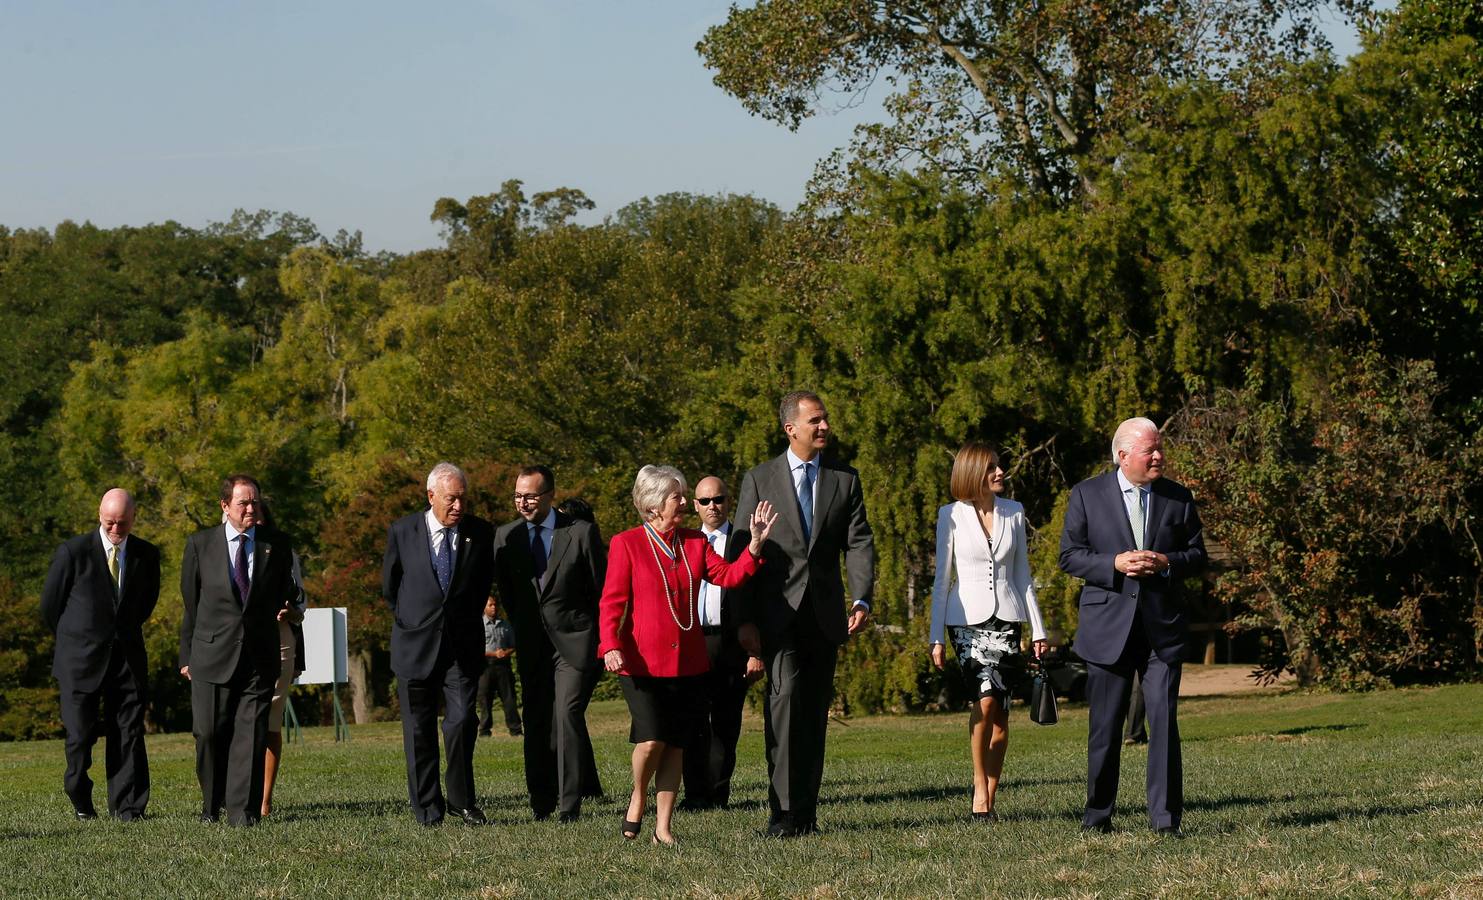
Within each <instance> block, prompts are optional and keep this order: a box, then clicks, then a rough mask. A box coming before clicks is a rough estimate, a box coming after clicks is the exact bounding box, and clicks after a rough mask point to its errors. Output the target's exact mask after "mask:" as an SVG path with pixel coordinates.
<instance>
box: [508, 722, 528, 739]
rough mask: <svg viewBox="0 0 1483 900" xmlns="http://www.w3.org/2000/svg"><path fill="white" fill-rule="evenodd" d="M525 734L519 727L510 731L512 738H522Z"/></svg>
mask: <svg viewBox="0 0 1483 900" xmlns="http://www.w3.org/2000/svg"><path fill="white" fill-rule="evenodd" d="M524 733H525V732H524V731H522V730H521V729H520V726H519V725H516V726H515V727H514V728H511V729H510V737H520V736H521V735H522V734H524Z"/></svg>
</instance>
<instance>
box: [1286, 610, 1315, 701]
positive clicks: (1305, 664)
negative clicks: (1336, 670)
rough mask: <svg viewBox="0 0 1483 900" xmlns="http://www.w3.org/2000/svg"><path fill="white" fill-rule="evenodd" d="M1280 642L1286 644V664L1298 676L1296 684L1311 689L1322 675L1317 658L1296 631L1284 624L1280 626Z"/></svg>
mask: <svg viewBox="0 0 1483 900" xmlns="http://www.w3.org/2000/svg"><path fill="white" fill-rule="evenodd" d="M1280 628H1281V631H1282V640H1283V641H1284V642H1285V643H1286V644H1287V663H1288V665H1289V666H1291V667H1292V670H1293V674H1295V675H1297V676H1298V684H1300V685H1302V686H1303V687H1312V686H1314V685H1315V684H1317V683H1318V678H1319V676H1320V675H1322V674H1323V670H1322V669H1321V668H1320V667H1319V664H1318V656H1317V654H1315V653H1314V652H1313V651H1312V650H1309V649H1308V647H1307V646H1306V645H1305V644H1304V643H1303V639H1302V636H1301V634H1300V633H1299V632H1298V630H1297V629H1296V628H1294V627H1292V626H1291V625H1289V624H1288V623H1286V622H1284V623H1282V625H1281V626H1280Z"/></svg>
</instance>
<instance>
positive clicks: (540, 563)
mask: <svg viewBox="0 0 1483 900" xmlns="http://www.w3.org/2000/svg"><path fill="white" fill-rule="evenodd" d="M530 562H531V565H532V566H534V568H535V570H536V581H540V580H541V579H542V578H545V577H546V542H545V541H543V540H541V526H539V525H532V526H530Z"/></svg>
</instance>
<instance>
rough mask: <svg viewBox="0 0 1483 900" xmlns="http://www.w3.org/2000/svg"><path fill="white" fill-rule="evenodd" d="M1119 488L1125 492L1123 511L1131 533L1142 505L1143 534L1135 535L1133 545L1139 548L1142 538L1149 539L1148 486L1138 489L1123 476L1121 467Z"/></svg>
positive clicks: (1118, 477) (1118, 472)
mask: <svg viewBox="0 0 1483 900" xmlns="http://www.w3.org/2000/svg"><path fill="white" fill-rule="evenodd" d="M1117 486H1118V488H1120V489H1121V490H1122V492H1123V511H1124V512H1125V513H1126V514H1127V516H1128V530H1129V531H1132V530H1133V522H1134V519H1133V516H1134V515H1136V514H1137V512H1138V509H1139V503H1140V502H1141V503H1142V508H1143V534H1142V535H1137V534H1135V535H1133V544H1134V546H1137V544H1138V539H1139V538H1140V537H1141V538H1143V539H1144V540H1147V537H1148V485H1143V486H1142V487H1138V486H1137V485H1135V484H1133V482H1131V481H1129V480H1128V477H1127V476H1126V475H1124V474H1123V470H1122V468H1121V467H1119V468H1118V470H1117ZM1139 494H1142V496H1141V497H1140V496H1139Z"/></svg>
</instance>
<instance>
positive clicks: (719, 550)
mask: <svg viewBox="0 0 1483 900" xmlns="http://www.w3.org/2000/svg"><path fill="white" fill-rule="evenodd" d="M700 533H701V534H703V535H705V539H706V540H707V541H709V542H710V545H711V549H712V550H714V551H716V555H717V556H725V555H726V541H727V539H728V538H730V536H731V523H730V522H722V523H721V527H720V528H717V529H715V530H712V529H711V528H710V526H708V525H701V526H700ZM700 624H701V626H702V627H706V628H711V627H715V626H717V625H720V624H721V588H720V586H719V585H714V584H711V583H710V582H709V581H706V580H705V579H701V581H700Z"/></svg>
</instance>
